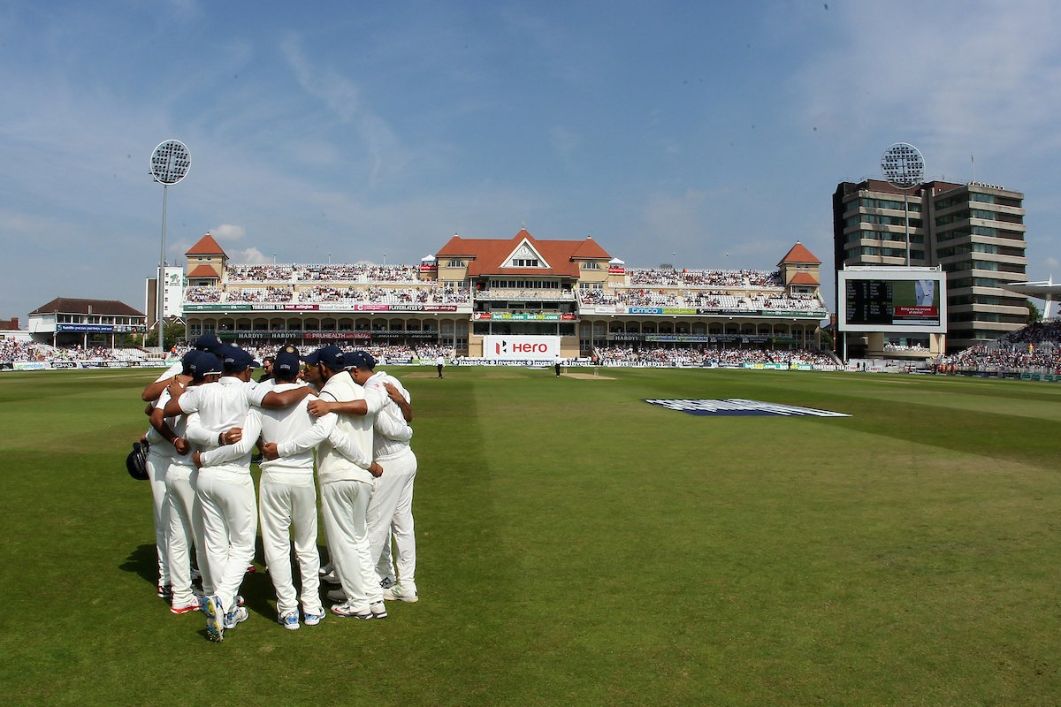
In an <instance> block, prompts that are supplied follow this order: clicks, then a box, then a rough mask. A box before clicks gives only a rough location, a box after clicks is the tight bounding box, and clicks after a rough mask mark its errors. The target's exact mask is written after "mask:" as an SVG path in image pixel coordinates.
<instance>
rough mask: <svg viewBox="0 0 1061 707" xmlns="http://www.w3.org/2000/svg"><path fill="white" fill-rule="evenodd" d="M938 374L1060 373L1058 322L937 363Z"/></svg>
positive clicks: (1032, 326)
mask: <svg viewBox="0 0 1061 707" xmlns="http://www.w3.org/2000/svg"><path fill="white" fill-rule="evenodd" d="M936 367H937V370H940V371H944V372H951V371H981V372H1007V373H1013V372H1023V371H1029V372H1032V371H1037V372H1046V373H1061V320H1053V321H1049V322H1035V323H1033V324H1029V325H1028V326H1026V327H1023V328H1022V329H1018V330H1017V331H1014V332H1010V333H1009V334H1006V335H1005V336H1003V337H1001V338H999V339H997V340H995V341H991V342H988V343H985V344H976V345H974V346H970V347H969V348H967V349H965V350H964V351H959V352H958V353H956V354H951V355H949V356H940V357H939V358H938V359H936Z"/></svg>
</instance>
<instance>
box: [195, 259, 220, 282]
mask: <svg viewBox="0 0 1061 707" xmlns="http://www.w3.org/2000/svg"><path fill="white" fill-rule="evenodd" d="M188 277H212V278H214V279H215V280H220V279H221V276H220V275H218V274H217V271H216V270H214V269H213V268H212V267H210V266H209V265H207V264H206V263H201V264H199V265H196V266H195V269H194V270H192V271H191V272H190V273H188Z"/></svg>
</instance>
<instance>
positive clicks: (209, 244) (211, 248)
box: [184, 233, 225, 255]
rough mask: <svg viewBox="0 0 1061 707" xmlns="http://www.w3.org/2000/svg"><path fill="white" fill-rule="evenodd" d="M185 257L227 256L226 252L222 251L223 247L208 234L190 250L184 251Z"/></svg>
mask: <svg viewBox="0 0 1061 707" xmlns="http://www.w3.org/2000/svg"><path fill="white" fill-rule="evenodd" d="M184 254H185V255H225V251H224V250H222V248H221V246H219V245H218V244H217V241H215V240H214V237H213V236H211V235H210V234H209V233H207V234H206V235H205V236H203V237H202V238H200V239H199V240H198V241H196V243H195V245H193V246H192V247H191V248H189V249H188V250H186V251H184Z"/></svg>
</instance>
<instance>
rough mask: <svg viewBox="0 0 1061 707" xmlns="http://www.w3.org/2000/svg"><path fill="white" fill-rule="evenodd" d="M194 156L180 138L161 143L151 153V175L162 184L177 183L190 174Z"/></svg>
mask: <svg viewBox="0 0 1061 707" xmlns="http://www.w3.org/2000/svg"><path fill="white" fill-rule="evenodd" d="M191 166H192V158H191V155H190V154H189V153H188V148H187V147H186V146H185V144H184V143H183V142H181V141H180V140H166V141H164V142H162V143H159V146H158V147H156V148H155V151H154V152H152V153H151V176H152V177H154V179H155V181H156V182H158V183H160V184H165V185H166V186H169V185H170V184H176V183H177V182H179V181H181V180H182V179H184V177H186V176H187V175H188V169H189V168H190V167H191Z"/></svg>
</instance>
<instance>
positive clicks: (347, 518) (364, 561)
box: [321, 481, 383, 610]
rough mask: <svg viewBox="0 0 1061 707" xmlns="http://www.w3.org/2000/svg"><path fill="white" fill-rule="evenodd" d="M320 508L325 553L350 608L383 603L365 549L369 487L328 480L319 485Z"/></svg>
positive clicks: (366, 546)
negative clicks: (333, 568)
mask: <svg viewBox="0 0 1061 707" xmlns="http://www.w3.org/2000/svg"><path fill="white" fill-rule="evenodd" d="M321 500H322V503H321V509H322V513H323V516H324V530H325V532H326V533H327V534H328V552H329V553H330V554H331V558H332V564H334V565H335V571H336V572H337V573H338V575H339V582H340V583H341V584H342V585H343V592H344V593H345V594H346V599H347V601H348V602H349V603H350V605H351V606H353V607H355V608H357V609H364V610H367V609H368V606H369V604H375V603H376V602H379V601H383V590H382V589H381V588H380V586H379V580H377V579H376V572H375V570H374V569H373V565H374V564H375V563H374V562H373V560H372V557H371V555H370V553H369V550H368V504H369V502H370V501H371V500H372V484H371V483H368V482H366V481H330V482H328V483H325V484H321Z"/></svg>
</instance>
